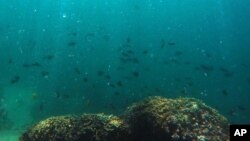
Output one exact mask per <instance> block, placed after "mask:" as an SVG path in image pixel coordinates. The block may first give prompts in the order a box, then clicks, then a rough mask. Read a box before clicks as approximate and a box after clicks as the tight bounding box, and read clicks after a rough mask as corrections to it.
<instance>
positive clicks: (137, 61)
mask: <svg viewBox="0 0 250 141" xmlns="http://www.w3.org/2000/svg"><path fill="white" fill-rule="evenodd" d="M131 61H132V62H133V63H135V64H139V60H138V59H137V58H132V59H131Z"/></svg>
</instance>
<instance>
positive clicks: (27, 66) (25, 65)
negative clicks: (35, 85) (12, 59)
mask: <svg viewBox="0 0 250 141" xmlns="http://www.w3.org/2000/svg"><path fill="white" fill-rule="evenodd" d="M23 67H24V68H29V67H31V65H30V64H23Z"/></svg>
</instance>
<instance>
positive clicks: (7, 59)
mask: <svg viewBox="0 0 250 141" xmlns="http://www.w3.org/2000/svg"><path fill="white" fill-rule="evenodd" d="M249 7H250V1H249V0H240V1H235V0H199V1H197V0H144V1H143V0H91V1H90V0H89V1H88V0H33V1H30V0H1V5H0V19H1V20H0V61H1V63H0V75H1V77H0V130H6V129H24V128H26V127H28V126H30V124H32V123H35V122H37V121H39V120H41V119H44V118H46V117H49V116H54V115H62V114H72V113H74V114H80V113H83V112H104V113H108V114H120V113H121V112H122V111H124V109H125V108H126V107H127V106H128V105H130V104H131V103H133V102H136V101H140V100H142V99H144V98H145V97H148V96H152V95H160V96H164V97H167V98H177V97H194V98H198V99H201V100H203V101H204V102H205V103H207V104H208V105H210V106H212V107H214V108H216V109H217V110H218V111H219V112H220V113H222V114H223V115H224V116H226V117H227V118H228V119H229V121H230V123H250V109H249V105H250V104H249V103H250V102H249V101H250V93H249V91H250V74H249V72H250V58H249V53H250V14H249V13H250V8H249Z"/></svg>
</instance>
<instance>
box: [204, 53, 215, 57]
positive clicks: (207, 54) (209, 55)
mask: <svg viewBox="0 0 250 141" xmlns="http://www.w3.org/2000/svg"><path fill="white" fill-rule="evenodd" d="M204 55H205V56H206V57H207V58H212V57H213V56H212V55H211V54H209V53H207V52H205V54H204Z"/></svg>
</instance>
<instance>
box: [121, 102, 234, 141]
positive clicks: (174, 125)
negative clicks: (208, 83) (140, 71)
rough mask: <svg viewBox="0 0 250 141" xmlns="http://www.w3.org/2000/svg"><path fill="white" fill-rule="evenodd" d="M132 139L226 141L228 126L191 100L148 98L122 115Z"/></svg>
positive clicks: (208, 110) (210, 109)
mask: <svg viewBox="0 0 250 141" xmlns="http://www.w3.org/2000/svg"><path fill="white" fill-rule="evenodd" d="M125 118H126V122H127V123H128V124H129V125H130V128H131V132H132V136H133V139H132V140H143V141H229V123H228V121H227V120H226V119H225V118H224V117H223V116H222V115H220V114H219V113H218V112H217V111H216V110H214V109H212V108H210V107H208V106H207V105H205V104H204V103H202V102H201V101H199V100H197V99H191V98H179V99H166V98H162V97H150V98H148V99H146V100H144V101H142V102H139V103H135V104H134V105H132V106H130V107H128V108H127V111H126V112H125Z"/></svg>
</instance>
